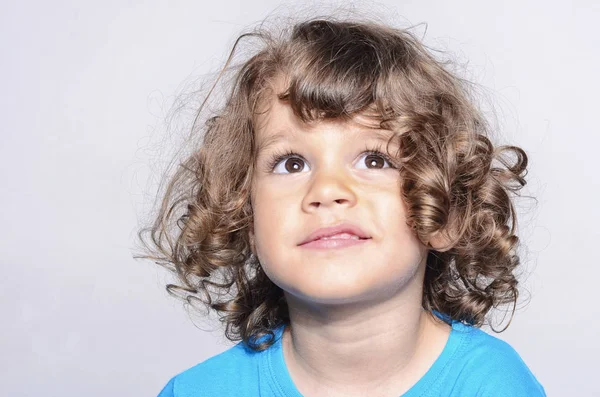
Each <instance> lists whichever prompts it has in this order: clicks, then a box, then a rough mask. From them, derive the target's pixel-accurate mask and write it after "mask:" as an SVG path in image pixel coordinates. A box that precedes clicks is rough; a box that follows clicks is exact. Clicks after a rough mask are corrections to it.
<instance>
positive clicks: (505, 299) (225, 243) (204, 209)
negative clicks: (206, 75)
mask: <svg viewBox="0 0 600 397" xmlns="http://www.w3.org/2000/svg"><path fill="white" fill-rule="evenodd" d="M248 38H254V39H258V40H259V42H260V43H261V48H260V49H259V50H258V51H256V53H254V54H253V55H251V56H250V57H249V58H248V59H247V60H246V61H244V62H242V63H241V64H239V65H238V66H231V63H232V62H231V60H232V57H233V55H234V54H235V52H236V49H237V47H238V46H239V44H240V42H241V40H243V39H248ZM446 66H447V65H446V64H445V63H444V62H442V61H438V60H436V58H435V57H434V55H432V53H431V52H430V51H429V50H428V49H427V48H426V47H425V46H424V45H423V44H422V43H421V42H420V41H419V40H418V39H417V38H416V37H415V36H414V34H412V33H411V32H410V31H409V30H402V29H395V28H392V27H390V26H387V25H385V24H381V23H376V22H373V21H368V20H367V21H365V20H362V21H358V20H356V21H353V20H347V19H346V20H337V19H335V18H333V17H327V18H319V19H309V20H307V21H304V22H302V23H297V24H295V25H293V26H291V27H288V28H284V29H282V30H281V31H279V32H278V33H275V32H272V31H270V30H268V29H266V28H264V26H260V27H258V28H256V29H254V30H252V31H250V32H248V33H244V34H242V35H240V36H239V37H238V39H237V41H236V42H235V44H234V46H233V48H232V50H231V53H230V55H229V59H228V60H227V63H226V64H225V67H224V68H223V70H222V71H221V74H220V75H219V78H217V80H216V82H215V85H216V84H217V82H218V81H219V79H220V78H221V77H222V75H224V74H225V73H226V72H228V71H233V79H232V80H231V81H230V83H231V88H230V91H229V92H228V94H227V96H226V98H225V102H224V103H223V104H222V105H220V108H219V109H218V110H216V111H212V112H208V114H207V115H205V118H204V120H206V121H205V122H204V123H200V121H199V120H200V118H201V115H202V114H204V113H202V112H205V113H206V112H207V111H206V104H207V100H208V99H209V97H210V94H211V93H212V89H211V91H210V92H209V93H208V95H207V96H206V98H205V99H204V102H203V103H202V105H201V106H200V108H199V110H198V111H197V115H196V119H195V120H194V123H193V127H192V132H193V134H200V135H202V143H201V145H199V146H198V147H197V148H196V149H194V151H193V153H191V155H189V157H187V158H185V160H184V161H183V162H182V163H181V164H180V166H179V167H178V168H177V170H176V173H175V174H174V175H173V176H171V177H170V179H169V181H168V184H167V185H166V186H167V187H166V190H165V192H164V196H161V197H162V203H161V205H160V207H159V209H158V214H157V216H156V220H155V221H154V222H153V224H152V225H151V226H148V227H146V228H143V229H142V230H141V231H140V232H139V238H140V240H141V241H142V242H143V243H144V246H145V250H146V252H147V253H148V254H147V255H143V256H141V257H142V258H147V259H153V260H155V261H157V263H159V264H161V265H163V266H165V267H166V268H168V269H169V270H171V271H172V272H174V273H175V274H176V275H177V276H178V280H179V281H180V285H173V284H169V285H168V286H167V290H168V291H169V292H170V293H171V294H173V295H176V296H179V297H180V298H183V299H185V300H187V301H188V302H192V301H197V302H201V303H203V304H204V305H206V308H207V309H214V310H215V311H216V312H217V313H218V314H219V317H220V320H221V322H223V323H225V324H226V330H225V335H226V337H227V338H228V339H230V340H231V341H239V340H243V341H244V342H245V343H246V344H247V345H249V346H250V347H252V348H253V349H255V350H264V349H266V348H267V347H268V346H270V345H271V344H272V343H273V336H274V333H273V330H274V328H275V327H277V326H279V325H282V324H287V323H289V313H288V308H287V304H286V301H285V297H284V294H283V291H282V290H281V289H280V288H279V287H278V286H276V285H275V284H274V283H273V282H272V281H271V280H269V278H268V277H267V276H266V275H265V272H264V271H263V270H262V268H261V266H260V263H259V260H258V258H257V257H256V256H255V255H254V253H253V249H252V242H251V241H250V237H249V230H251V226H252V222H253V214H252V208H251V203H250V192H251V181H252V176H253V172H254V169H255V155H256V153H257V147H256V143H255V135H254V134H255V130H256V116H257V114H258V112H259V109H260V105H261V103H262V102H263V101H264V100H265V99H266V98H267V97H268V95H273V94H276V95H278V98H279V99H280V100H282V101H285V102H286V103H288V104H289V105H290V106H291V108H292V109H293V111H294V113H295V115H296V116H297V117H299V118H300V119H301V120H302V121H304V122H307V123H308V122H313V121H315V120H322V119H349V118H351V117H353V116H355V115H358V114H369V115H370V117H371V118H373V119H374V120H376V121H377V122H378V123H379V126H380V127H381V128H385V129H388V130H391V131H394V132H395V134H394V136H393V138H392V139H396V140H397V142H398V148H399V149H398V151H397V153H394V155H393V158H394V160H395V161H397V162H398V164H400V167H399V172H400V177H401V186H402V187H401V189H402V190H401V192H402V199H403V200H404V202H405V204H406V206H407V209H408V212H407V224H408V225H409V226H410V227H411V229H412V230H413V231H414V233H415V234H416V236H418V238H419V239H420V241H421V242H423V243H424V244H427V245H428V247H429V248H430V250H429V254H428V257H427V267H426V274H425V280H424V289H423V301H422V305H423V307H424V309H425V310H428V311H437V312H439V313H441V314H443V315H444V316H445V318H446V319H447V321H450V320H454V321H462V322H465V323H469V324H473V325H474V326H481V325H483V324H484V320H485V316H486V315H487V314H488V312H489V311H490V309H491V308H492V307H497V306H499V305H502V304H506V303H513V304H516V299H517V296H518V291H517V280H516V278H515V276H514V274H513V271H514V269H515V267H516V266H517V265H518V264H519V257H518V255H517V254H516V246H517V242H518V238H517V236H516V235H515V228H516V212H515V209H514V207H513V202H512V198H511V194H516V193H517V192H518V191H519V189H521V188H522V187H523V186H524V185H525V180H524V176H525V175H526V166H527V156H526V154H525V152H524V151H523V150H522V149H520V148H518V147H515V146H498V147H494V145H493V144H492V143H491V141H490V138H488V137H489V136H490V132H491V128H490V127H489V123H488V122H487V121H486V120H485V118H484V117H483V116H482V112H481V111H480V110H479V109H478V108H477V106H476V105H475V102H476V101H475V100H474V96H473V93H472V91H473V90H472V85H471V84H470V83H469V82H467V81H465V80H463V79H461V78H459V77H457V75H456V74H455V73H452V72H450V71H449V70H448V68H447V67H446ZM281 77H284V80H285V82H286V87H285V90H283V92H273V91H274V89H275V88H274V87H275V86H274V81H275V80H276V79H278V78H281ZM221 80H222V79H221ZM215 85H213V88H214V87H215ZM213 97H214V96H213ZM390 142H391V140H390ZM388 147H389V146H388ZM511 158H512V160H511ZM436 235H437V236H443V241H445V242H446V243H447V244H446V245H445V247H443V248H439V247H438V249H433V247H432V246H431V245H430V241H431V239H432V237H433V236H436ZM145 236H149V237H150V241H149V242H146V241H145V238H144V237H145ZM513 312H514V306H513ZM262 336H270V338H267V339H266V341H262V342H260V343H258V342H257V340H258V338H261V337H262Z"/></svg>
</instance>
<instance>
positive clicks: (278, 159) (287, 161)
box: [267, 151, 306, 174]
mask: <svg viewBox="0 0 600 397" xmlns="http://www.w3.org/2000/svg"><path fill="white" fill-rule="evenodd" d="M305 166H306V162H305V161H304V159H302V157H301V156H300V155H299V154H297V153H295V152H292V151H287V152H285V153H275V154H274V155H273V157H272V158H271V161H270V162H269V164H268V167H267V171H268V172H272V173H275V174H286V173H290V174H297V173H299V172H301V171H303V170H304V167H305Z"/></svg>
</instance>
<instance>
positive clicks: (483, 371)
mask: <svg viewBox="0 0 600 397" xmlns="http://www.w3.org/2000/svg"><path fill="white" fill-rule="evenodd" d="M455 329H456V332H460V333H463V334H464V336H465V340H466V342H465V343H464V344H463V346H462V349H461V350H462V351H461V352H460V357H461V358H460V360H461V362H462V365H461V366H460V367H461V368H462V371H463V376H462V379H461V380H460V381H459V382H460V383H462V384H463V387H467V388H468V389H470V390H473V391H476V392H477V395H483V396H545V395H546V394H545V392H544V388H543V387H542V385H541V384H540V383H539V382H538V380H537V379H536V377H535V376H534V375H533V373H532V372H531V370H530V369H529V367H528V366H527V365H526V364H525V362H524V361H523V359H522V358H521V356H520V355H519V354H518V353H517V351H516V350H515V349H514V348H513V347H512V346H511V345H510V344H508V343H507V342H505V341H503V340H501V339H499V338H497V337H495V336H492V335H490V334H488V333H487V332H484V331H483V330H480V329H478V328H474V327H470V326H466V325H462V324H459V325H457V326H456V327H455Z"/></svg>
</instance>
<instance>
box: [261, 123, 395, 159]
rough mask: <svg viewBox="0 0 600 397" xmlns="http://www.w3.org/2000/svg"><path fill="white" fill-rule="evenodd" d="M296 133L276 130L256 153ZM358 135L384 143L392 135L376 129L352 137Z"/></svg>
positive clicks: (359, 131)
mask: <svg viewBox="0 0 600 397" xmlns="http://www.w3.org/2000/svg"><path fill="white" fill-rule="evenodd" d="M298 135H299V133H298V132H297V131H296V130H293V129H291V130H290V133H289V134H286V133H284V132H277V133H275V134H273V135H270V136H268V137H267V138H265V139H263V140H262V142H261V143H260V145H259V146H258V153H257V154H260V153H261V152H263V151H264V150H266V149H268V148H269V147H271V146H274V145H275V144H277V143H279V142H283V141H287V140H289V139H290V138H294V137H296V136H298ZM359 135H367V138H372V139H376V140H378V141H382V142H385V143H387V142H388V141H389V139H390V138H391V137H392V136H393V134H391V133H390V131H386V130H377V129H367V130H358V131H357V132H356V133H355V136H354V137H358V136H359ZM350 136H351V135H350ZM354 137H353V138H354Z"/></svg>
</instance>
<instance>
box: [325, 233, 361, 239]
mask: <svg viewBox="0 0 600 397" xmlns="http://www.w3.org/2000/svg"><path fill="white" fill-rule="evenodd" d="M319 240H360V238H359V237H358V236H356V235H354V234H350V233H340V234H335V235H333V236H329V237H321V238H320V239H319Z"/></svg>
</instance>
